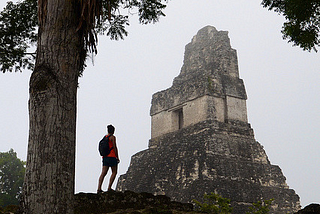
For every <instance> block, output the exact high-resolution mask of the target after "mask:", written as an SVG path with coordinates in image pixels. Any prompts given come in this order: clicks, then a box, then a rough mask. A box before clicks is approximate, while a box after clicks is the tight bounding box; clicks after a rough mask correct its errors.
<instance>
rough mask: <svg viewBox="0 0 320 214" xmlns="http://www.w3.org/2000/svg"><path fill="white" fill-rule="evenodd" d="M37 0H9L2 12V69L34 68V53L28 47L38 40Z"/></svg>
mask: <svg viewBox="0 0 320 214" xmlns="http://www.w3.org/2000/svg"><path fill="white" fill-rule="evenodd" d="M36 26H37V0H25V1H22V2H18V3H13V2H11V1H9V2H7V5H6V7H5V8H4V9H3V11H1V13H0V70H1V71H2V72H5V71H10V72H12V71H21V70H22V69H24V68H27V69H32V68H33V64H34V57H35V55H34V54H27V49H28V48H30V47H31V45H32V44H34V43H35V42H36V39H37V34H36V33H35V29H36Z"/></svg>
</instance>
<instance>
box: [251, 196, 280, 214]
mask: <svg viewBox="0 0 320 214" xmlns="http://www.w3.org/2000/svg"><path fill="white" fill-rule="evenodd" d="M272 201H274V199H273V198H272V199H269V200H265V201H258V202H257V203H253V204H252V207H249V210H250V211H249V212H246V214H268V213H269V211H270V206H271V203H272Z"/></svg>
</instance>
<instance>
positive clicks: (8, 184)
mask: <svg viewBox="0 0 320 214" xmlns="http://www.w3.org/2000/svg"><path fill="white" fill-rule="evenodd" d="M24 172H25V162H24V161H21V160H20V159H19V158H17V153H16V152H14V151H13V149H10V151H8V152H0V206H2V207H5V206H7V205H13V204H16V205H17V204H19V201H18V197H19V195H20V193H21V190H22V184H23V179H24Z"/></svg>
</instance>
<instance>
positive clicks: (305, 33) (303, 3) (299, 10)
mask: <svg viewBox="0 0 320 214" xmlns="http://www.w3.org/2000/svg"><path fill="white" fill-rule="evenodd" d="M262 5H263V6H264V7H266V8H268V9H269V10H274V11H275V12H277V13H279V14H282V15H283V16H284V17H285V19H286V22H285V23H284V24H283V27H282V33H283V38H284V39H288V40H289V42H293V44H294V45H296V46H299V47H301V48H302V49H303V50H308V51H311V50H314V51H317V49H316V46H320V38H319V31H320V0H263V1H262Z"/></svg>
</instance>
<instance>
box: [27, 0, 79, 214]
mask: <svg viewBox="0 0 320 214" xmlns="http://www.w3.org/2000/svg"><path fill="white" fill-rule="evenodd" d="M77 3H78V1H77V0H38V14H39V37H38V47H37V58H36V65H35V69H34V71H33V73H32V75H31V79H30V88H29V94H30V98H29V117H30V118H29V120H30V124H29V125H30V130H29V144H28V155H27V168H26V176H25V181H24V187H23V195H22V200H21V207H22V212H23V213H26V214H27V213H28V214H40V213H50V214H51V213H59V214H64V213H73V197H74V177H75V138H76V98H77V86H78V77H79V72H80V71H81V69H82V68H83V63H84V58H83V53H84V52H83V39H82V36H81V35H80V32H77V26H78V23H79V8H78V7H77Z"/></svg>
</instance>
